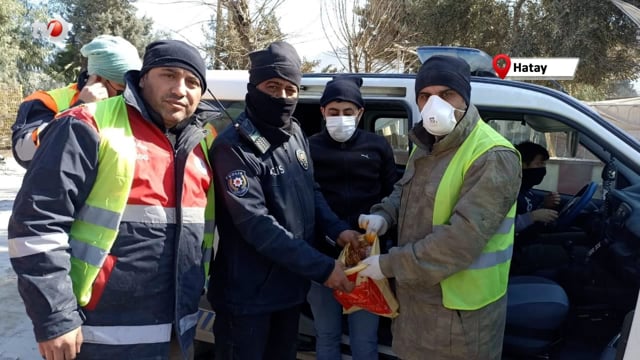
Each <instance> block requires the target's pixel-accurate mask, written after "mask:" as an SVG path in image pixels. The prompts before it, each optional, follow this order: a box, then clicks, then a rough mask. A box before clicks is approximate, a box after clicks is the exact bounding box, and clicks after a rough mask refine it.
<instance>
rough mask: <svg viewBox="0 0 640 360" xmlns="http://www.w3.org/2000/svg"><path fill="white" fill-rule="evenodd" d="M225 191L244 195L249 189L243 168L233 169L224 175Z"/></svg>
mask: <svg viewBox="0 0 640 360" xmlns="http://www.w3.org/2000/svg"><path fill="white" fill-rule="evenodd" d="M225 180H226V182H227V191H228V192H230V193H231V194H232V195H235V196H244V195H245V194H246V193H247V192H248V191H249V181H247V173H246V172H245V171H244V170H233V171H231V172H229V173H228V174H227V176H226V177H225Z"/></svg>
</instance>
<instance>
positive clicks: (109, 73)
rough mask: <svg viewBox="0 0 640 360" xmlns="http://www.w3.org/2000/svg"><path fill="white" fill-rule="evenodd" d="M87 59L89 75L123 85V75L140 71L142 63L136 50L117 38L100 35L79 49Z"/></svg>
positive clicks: (125, 41)
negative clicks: (131, 71) (132, 71)
mask: <svg viewBox="0 0 640 360" xmlns="http://www.w3.org/2000/svg"><path fill="white" fill-rule="evenodd" d="M80 52H81V53H82V56H84V57H86V58H87V59H89V61H88V65H87V71H88V73H89V75H98V76H100V77H103V78H106V79H107V80H111V81H113V82H117V83H120V84H124V83H125V81H124V74H125V73H126V72H127V71H129V70H140V67H141V66H142V62H141V61H140V56H138V50H136V48H135V47H134V46H133V45H131V43H130V42H128V41H127V40H125V39H123V38H121V37H119V36H111V35H100V36H98V37H96V38H94V39H93V40H91V42H90V43H88V44H85V45H84V46H83V47H82V49H80Z"/></svg>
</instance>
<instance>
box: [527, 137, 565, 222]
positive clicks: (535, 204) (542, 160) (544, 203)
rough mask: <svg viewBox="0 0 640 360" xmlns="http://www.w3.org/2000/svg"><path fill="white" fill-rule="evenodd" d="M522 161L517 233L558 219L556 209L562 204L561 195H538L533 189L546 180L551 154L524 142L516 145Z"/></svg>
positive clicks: (551, 193) (537, 145)
mask: <svg viewBox="0 0 640 360" xmlns="http://www.w3.org/2000/svg"><path fill="white" fill-rule="evenodd" d="M516 150H518V152H520V157H521V159H522V185H520V192H519V193H518V207H517V209H516V213H517V216H516V233H519V232H521V231H523V230H525V229H527V228H528V227H530V226H531V225H533V224H534V223H541V224H550V223H552V222H554V221H555V220H556V219H557V218H558V211H556V210H555V209H556V208H557V207H558V205H559V204H560V195H559V194H558V193H557V192H550V193H549V194H547V195H545V196H538V195H536V194H535V193H534V192H533V191H532V189H533V187H534V186H536V185H539V184H540V183H541V182H542V180H544V177H545V175H546V174H547V168H546V161H547V160H549V152H548V151H547V149H545V148H544V147H543V146H541V145H539V144H536V143H533V142H531V141H523V142H521V143H519V144H518V145H516Z"/></svg>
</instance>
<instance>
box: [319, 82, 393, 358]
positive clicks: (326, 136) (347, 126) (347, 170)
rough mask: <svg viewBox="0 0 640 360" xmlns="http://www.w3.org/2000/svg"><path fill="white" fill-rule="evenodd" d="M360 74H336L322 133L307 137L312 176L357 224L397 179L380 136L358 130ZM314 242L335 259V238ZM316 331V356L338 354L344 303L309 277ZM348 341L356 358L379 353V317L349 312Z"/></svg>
mask: <svg viewBox="0 0 640 360" xmlns="http://www.w3.org/2000/svg"><path fill="white" fill-rule="evenodd" d="M361 86H362V78H361V77H357V76H336V77H335V78H333V80H331V81H329V82H328V83H327V86H326V87H325V89H324V92H323V94H322V97H321V98H320V112H321V113H322V117H323V119H324V121H325V127H324V129H323V130H322V132H320V133H318V134H315V135H313V136H311V137H310V138H309V148H310V151H311V159H312V160H313V165H314V172H315V179H316V181H317V182H318V184H319V185H320V188H321V190H322V194H323V195H324V197H325V199H326V200H327V203H328V204H329V206H330V207H331V209H332V210H333V211H334V212H335V213H336V215H338V217H340V218H341V219H345V220H346V221H347V222H348V224H349V226H351V227H352V228H354V229H357V228H358V216H359V215H360V214H361V213H363V212H366V211H368V210H369V209H370V208H371V206H372V205H374V204H376V203H378V202H379V201H381V200H382V198H384V197H385V196H387V195H389V194H390V193H391V191H392V190H393V184H394V183H395V182H396V180H397V175H396V167H395V160H394V158H393V149H391V145H389V143H388V142H387V140H385V138H384V137H382V136H380V135H376V134H375V133H372V132H368V131H364V130H360V129H358V123H359V122H360V119H361V118H362V115H363V113H364V110H365V109H364V100H363V99H362V94H361V93H360V87H361ZM316 239H317V240H316V241H317V244H318V245H317V246H318V248H319V249H321V250H322V251H323V252H324V253H325V254H327V255H330V256H331V257H333V258H337V257H338V255H339V251H340V249H341V248H340V246H338V245H337V244H336V243H335V242H334V241H333V240H331V239H328V238H327V237H326V236H324V234H322V233H319V234H318V235H317V237H316ZM307 300H308V302H309V304H310V305H311V311H312V312H313V318H314V327H315V330H316V358H317V359H318V360H333V359H340V358H341V349H340V344H341V338H342V306H341V305H340V303H338V301H337V300H336V299H335V298H334V296H333V291H332V290H331V289H329V288H327V287H326V286H324V285H322V284H320V283H317V282H312V283H311V289H310V290H309V294H308V296H307ZM348 323H349V344H350V347H351V356H352V357H353V359H355V360H359V359H362V360H368V359H376V358H377V357H378V340H377V339H378V316H377V315H375V314H372V313H370V312H368V311H365V310H360V311H356V312H354V313H351V314H349V315H348Z"/></svg>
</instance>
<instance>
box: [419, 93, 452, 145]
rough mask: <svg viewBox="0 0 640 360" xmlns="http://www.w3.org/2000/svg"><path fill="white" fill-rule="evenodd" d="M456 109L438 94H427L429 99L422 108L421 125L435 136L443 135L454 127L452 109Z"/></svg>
mask: <svg viewBox="0 0 640 360" xmlns="http://www.w3.org/2000/svg"><path fill="white" fill-rule="evenodd" d="M455 110H457V109H456V108H454V107H453V106H451V104H449V103H448V102H446V101H444V100H442V98H441V97H440V96H438V95H431V96H429V100H427V103H426V104H425V105H424V107H423V108H422V111H421V112H420V115H421V116H422V126H423V127H424V128H425V129H427V131H428V132H429V133H430V134H432V135H435V136H444V135H447V134H449V133H451V132H452V131H453V129H454V128H455V127H456V117H455V116H454V114H453V113H454V111H455Z"/></svg>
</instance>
